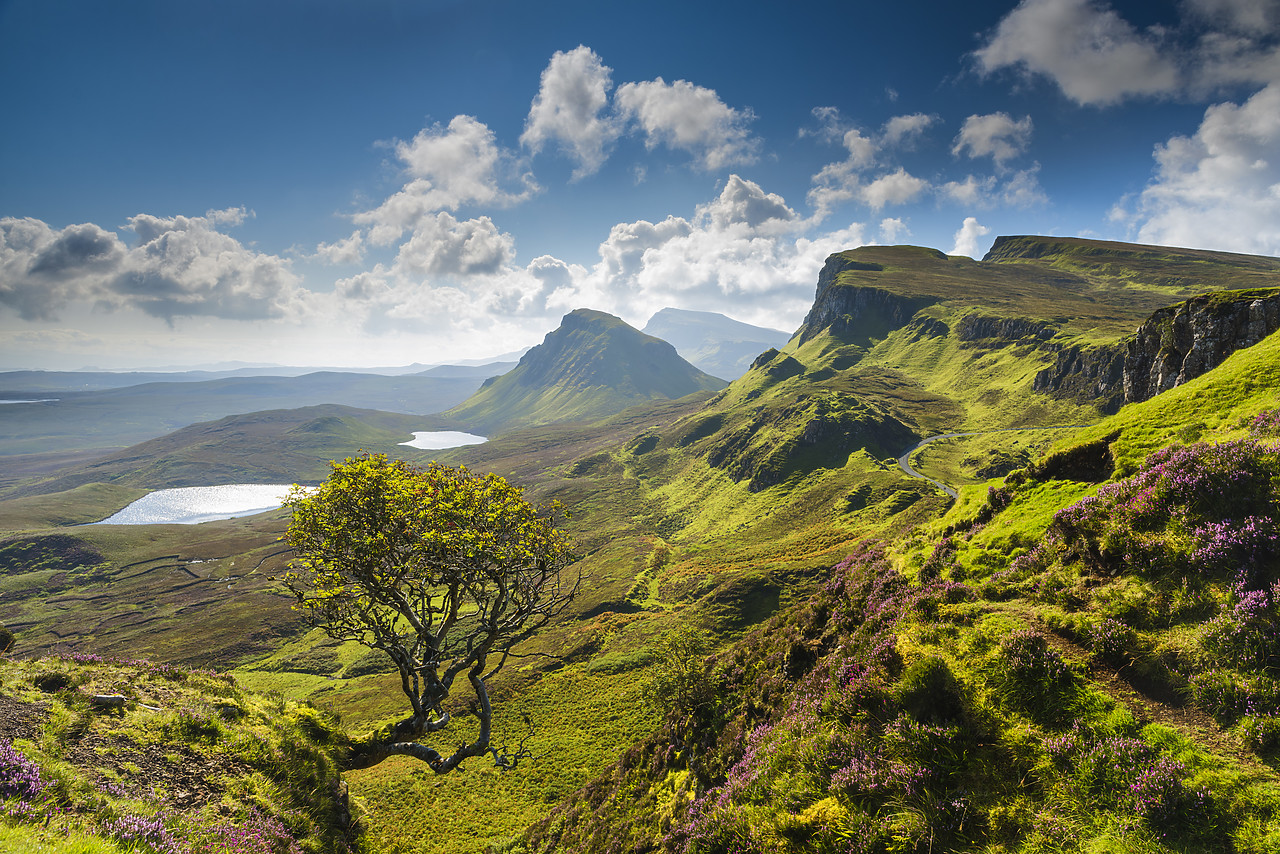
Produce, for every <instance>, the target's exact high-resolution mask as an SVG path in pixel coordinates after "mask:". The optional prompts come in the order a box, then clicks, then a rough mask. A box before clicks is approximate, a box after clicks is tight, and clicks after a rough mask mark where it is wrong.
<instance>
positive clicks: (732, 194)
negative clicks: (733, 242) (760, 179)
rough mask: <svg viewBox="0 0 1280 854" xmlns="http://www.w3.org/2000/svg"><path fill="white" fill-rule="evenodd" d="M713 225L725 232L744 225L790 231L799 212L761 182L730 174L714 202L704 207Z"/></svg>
mask: <svg viewBox="0 0 1280 854" xmlns="http://www.w3.org/2000/svg"><path fill="white" fill-rule="evenodd" d="M701 212H702V213H703V214H704V215H705V216H706V218H707V220H708V222H709V223H710V224H711V226H712V227H713V228H716V229H719V230H722V231H725V230H728V229H730V228H732V227H733V226H735V225H742V226H745V227H747V228H749V229H753V230H756V231H761V232H765V231H778V230H782V231H789V230H791V229H793V228H794V223H795V221H796V219H797V215H796V212H795V211H793V210H792V209H791V208H789V207H787V203H786V202H785V201H784V200H783V198H782V196H779V195H777V194H776V193H766V192H765V191H764V190H763V189H762V188H761V187H760V185H759V184H756V183H754V182H752V181H747V180H744V179H742V178H740V177H738V176H737V175H730V176H729V180H728V181H726V182H725V185H724V189H723V190H722V191H721V193H720V195H719V196H718V197H717V198H716V200H715V201H714V202H711V203H710V204H708V205H706V206H705V207H703V208H702V209H701Z"/></svg>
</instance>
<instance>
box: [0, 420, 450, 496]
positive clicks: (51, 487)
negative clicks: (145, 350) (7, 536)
mask: <svg viewBox="0 0 1280 854" xmlns="http://www.w3.org/2000/svg"><path fill="white" fill-rule="evenodd" d="M440 423H441V422H439V421H433V420H432V419H424V418H423V417H421V416H414V415H401V414H399V413H392V412H378V411H373V410H362V409H352V408H350V407H346V406H333V405H328V406H308V407H303V408H300V409H281V410H267V411H263V412H251V413H248V414H245V415H232V416H228V417H226V418H222V419H220V420H218V421H212V422H208V423H201V424H195V425H192V426H190V427H185V428H183V429H181V430H177V431H175V432H173V433H170V434H168V435H167V436H162V437H160V438H158V439H152V440H150V441H147V442H143V443H141V444H138V445H134V446H132V447H130V448H126V449H124V450H123V451H118V452H115V453H111V454H107V455H106V456H103V457H100V458H98V459H96V460H94V461H93V462H91V463H88V464H86V465H80V466H73V467H70V468H66V469H60V470H58V471H57V472H56V473H55V474H54V476H53V477H48V478H41V479H36V478H28V479H25V480H24V481H21V482H18V483H16V484H14V485H13V486H11V487H10V488H9V489H7V490H2V491H0V495H8V496H12V497H21V496H27V495H38V494H48V493H53V492H64V491H67V490H71V489H76V488H77V487H81V486H84V485H86V484H92V483H103V484H111V485H114V486H131V487H136V488H146V489H168V488H172V487H178V486H209V485H215V484H221V483H295V482H296V483H307V482H309V483H315V482H318V481H320V480H323V479H324V478H325V477H326V476H327V475H328V473H329V465H328V463H329V460H332V459H335V458H338V459H341V458H342V457H344V456H346V455H348V454H351V453H354V452H355V451H356V450H357V449H361V448H363V449H365V450H368V451H370V452H379V451H385V452H387V453H391V454H399V453H403V452H404V451H409V450H411V449H409V448H403V447H401V443H402V442H407V441H409V440H410V439H412V438H413V431H415V430H430V429H431V428H432V427H434V426H437V425H439V424H440ZM116 509H119V508H116ZM3 514H4V510H3V508H2V507H0V519H2V518H3ZM107 515H110V514H107ZM98 518H103V517H98ZM83 521H96V520H95V519H92V518H87V519H84V520H83Z"/></svg>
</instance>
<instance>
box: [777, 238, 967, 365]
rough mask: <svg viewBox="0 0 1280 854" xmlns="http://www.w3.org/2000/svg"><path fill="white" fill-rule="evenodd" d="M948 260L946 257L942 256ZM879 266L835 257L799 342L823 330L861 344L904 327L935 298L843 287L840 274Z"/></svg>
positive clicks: (823, 276) (822, 277)
mask: <svg viewBox="0 0 1280 854" xmlns="http://www.w3.org/2000/svg"><path fill="white" fill-rule="evenodd" d="M943 257H946V256H943ZM883 269H884V268H883V267H882V266H881V265H880V264H875V263H869V262H865V261H856V260H852V259H849V258H845V257H843V256H842V255H839V254H837V255H832V256H831V257H830V258H828V259H827V263H826V264H825V265H823V267H822V271H821V272H820V273H819V274H818V292H817V296H816V298H815V299H814V302H813V308H811V309H809V314H808V315H807V316H806V317H805V319H804V325H803V326H802V327H801V328H800V343H801V344H803V343H804V342H806V341H808V340H809V339H811V338H813V337H814V336H815V335H817V334H818V333H819V332H821V331H822V330H824V329H829V330H830V331H831V334H833V335H836V336H838V337H841V338H849V339H852V340H853V341H855V342H858V343H864V341H865V339H869V338H872V337H879V336H882V335H884V334H885V333H887V332H889V331H891V330H894V329H898V328H900V327H902V326H905V325H906V324H907V322H908V321H910V320H911V316H912V315H914V314H915V313H916V312H917V311H919V310H920V309H922V308H924V307H925V306H927V305H931V304H933V303H935V302H937V299H936V298H934V297H909V296H903V295H901V294H896V293H893V292H891V291H887V290H883V289H881V288H877V287H873V286H868V285H842V284H840V282H839V277H840V274H841V273H843V272H845V271H846V270H860V271H866V272H877V271H880V270H883Z"/></svg>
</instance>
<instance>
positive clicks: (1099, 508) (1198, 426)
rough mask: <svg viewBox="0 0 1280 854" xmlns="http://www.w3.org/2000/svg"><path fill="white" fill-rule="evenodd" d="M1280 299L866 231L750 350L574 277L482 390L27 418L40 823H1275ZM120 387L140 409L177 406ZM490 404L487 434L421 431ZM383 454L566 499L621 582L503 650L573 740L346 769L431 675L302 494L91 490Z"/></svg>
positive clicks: (23, 618) (16, 450)
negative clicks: (381, 619) (155, 506)
mask: <svg viewBox="0 0 1280 854" xmlns="http://www.w3.org/2000/svg"><path fill="white" fill-rule="evenodd" d="M1278 307H1280V259H1274V258H1262V257H1257V256H1246V255H1235V254H1231V253H1218V252H1207V251H1199V250H1181V249H1173V248H1168V247H1150V246H1138V245H1131V244H1119V243H1109V242H1104V241H1093V240H1084V239H1072V238H1042V237H1007V238H1000V239H999V240H997V241H996V243H995V245H994V246H993V248H992V250H991V252H990V253H989V254H988V256H987V257H986V258H985V259H984V260H983V261H974V260H973V259H970V258H965V257H954V256H946V255H944V254H942V253H940V252H937V251H936V250H932V249H926V248H922V247H907V246H897V247H862V248H859V249H854V250H850V251H847V252H842V253H837V254H835V255H833V256H831V258H829V259H828V261H827V264H826V266H825V267H824V268H823V270H822V272H821V274H820V276H819V278H818V282H817V288H816V293H815V298H814V304H813V307H812V309H811V311H810V312H809V315H808V316H807V318H806V320H805V322H804V324H803V325H802V326H801V327H800V328H799V329H798V330H796V331H795V333H794V334H793V335H792V336H791V338H790V340H789V341H788V342H787V343H786V344H785V345H783V346H781V347H777V348H776V349H775V348H773V347H769V348H768V349H764V350H763V351H762V352H760V353H759V354H758V355H756V356H755V358H754V359H752V361H751V364H750V368H749V369H748V370H746V371H745V373H742V374H741V375H740V376H737V377H731V378H729V379H732V381H731V382H725V381H724V380H722V379H718V378H717V377H715V376H711V375H708V374H706V373H703V372H702V371H699V370H698V369H697V368H695V367H693V366H692V365H690V364H688V363H687V361H686V360H684V359H681V358H680V356H679V355H678V354H677V353H676V351H675V349H674V348H672V347H671V346H670V345H667V344H664V343H663V342H661V341H659V340H657V339H655V338H653V337H652V336H646V335H644V334H643V333H641V332H639V331H637V330H634V329H632V328H630V327H629V326H627V325H626V324H624V323H622V322H621V321H619V320H617V319H616V318H612V317H610V316H608V315H603V314H601V313H599V312H590V311H578V312H574V313H572V314H571V315H569V316H568V317H566V319H565V322H564V324H563V325H562V327H561V328H560V329H559V330H556V331H555V332H552V333H551V334H549V335H548V336H547V339H546V341H544V343H543V344H542V345H541V346H540V347H538V348H534V349H533V350H531V351H529V352H528V353H527V354H525V356H524V357H523V358H522V359H521V361H520V363H519V365H517V366H516V367H515V368H512V369H511V370H504V371H496V372H495V373H494V375H493V376H492V377H491V378H488V379H485V378H484V377H470V378H466V379H467V380H468V381H469V382H472V383H473V385H472V387H471V388H470V390H469V391H467V392H466V393H465V394H463V395H461V396H460V397H456V398H448V399H443V398H429V397H428V396H427V395H428V393H427V392H426V391H425V390H422V391H416V390H415V389H414V388H411V387H409V386H399V387H397V388H396V389H395V390H394V395H397V397H395V399H396V400H399V401H401V402H400V403H398V404H395V405H392V404H390V403H379V402H378V401H371V400H370V399H368V398H356V397H353V396H352V397H344V396H343V394H341V393H339V392H338V391H336V390H335V391H333V392H332V393H331V396H330V393H328V392H326V394H325V395H322V398H323V399H315V398H308V399H306V400H298V401H296V402H293V403H286V404H284V405H281V406H278V407H277V406H272V407H270V408H268V409H266V410H262V409H255V408H245V409H244V410H243V411H220V412H218V413H215V414H211V415H210V417H209V419H207V420H203V421H200V422H199V423H187V424H183V425H177V426H176V427H175V428H174V429H170V430H163V431H161V432H156V433H149V434H147V435H145V436H142V438H137V439H136V440H135V438H134V437H137V436H139V435H140V434H137V433H130V432H129V431H130V430H134V429H135V428H134V427H132V426H121V427H120V428H119V429H116V428H110V429H108V427H107V426H104V427H103V434H102V435H101V436H99V437H97V438H86V439H84V440H83V441H81V442H80V443H79V444H77V440H76V439H74V438H72V437H70V436H67V437H65V438H60V439H59V444H60V447H59V450H58V451H57V452H56V453H52V452H50V451H49V450H48V447H49V446H48V445H44V446H41V445H39V444H38V443H36V442H35V437H36V434H37V433H38V432H39V429H38V428H36V427H29V428H28V427H26V426H22V427H21V428H19V427H15V428H14V430H13V432H12V433H10V434H6V435H7V436H9V438H10V439H11V440H12V441H11V444H10V446H9V448H10V449H9V450H8V453H9V456H8V457H6V459H7V460H10V461H12V465H10V466H6V475H5V477H4V479H3V482H2V483H0V532H3V539H0V623H3V624H4V625H5V627H6V632H8V633H11V634H12V635H13V643H12V645H11V646H10V648H9V650H8V652H7V655H6V657H5V658H4V659H3V660H0V809H2V810H3V816H0V843H2V844H3V847H5V850H14V851H20V852H25V851H33V852H34V851H46V850H48V851H67V852H70V851H80V852H106V853H108V854H114V852H120V851H129V850H138V851H156V852H170V851H173V852H177V851H183V852H188V851H189V852H193V854H194V853H195V852H200V853H201V854H202V853H203V852H213V851H221V850H228V847H230V849H231V850H238V851H252V852H284V851H293V850H305V851H316V852H321V851H324V852H328V851H340V850H353V851H367V852H382V851H385V852H419V851H421V852H472V851H484V850H486V849H488V850H495V851H509V852H552V851H618V852H623V851H637V852H643V851H672V852H677V851H678V852H730V851H771V852H772V851H779V852H782V851H797V852H798V851H806V852H808V851H813V852H826V851H953V850H954V851H986V852H993V854H994V852H1014V851H1018V852H1033V851H1045V852H1047V851H1062V850H1096V851H1153V852H1154V851H1258V852H1265V851H1275V850H1280V776H1278V774H1277V771H1278V770H1280V764H1277V763H1278V762H1280V493H1278V490H1280V450H1277V447H1278V443H1280V339H1277V338H1276V336H1275V335H1273V334H1271V333H1273V332H1275V330H1276V329H1277V328H1280V308H1278ZM681 319H682V320H684V321H690V320H691V318H688V317H685V318H681ZM711 349H713V350H714V349H715V348H714V347H712V348H711ZM731 349H732V348H727V347H726V348H725V351H726V352H727V351H729V350H731ZM2 380H3V377H2V376H0V384H2ZM481 380H483V384H482V383H481ZM200 385H203V384H201V383H195V384H192V383H188V384H184V386H183V387H184V389H185V391H184V392H183V394H194V395H196V396H197V397H199V396H200V393H199V391H198V389H197V386H200ZM130 388H133V391H132V392H131V391H130V390H129V389H130ZM423 388H424V389H425V387H423ZM0 391H5V389H3V388H0ZM19 391H21V392H22V394H19V393H18V392H19ZM30 391H39V389H32V388H24V389H21V390H20V389H14V390H13V392H14V393H13V394H11V395H10V396H11V397H19V396H24V395H26V394H27V393H28V392H30ZM118 391H119V392H120V393H122V394H127V395H128V397H127V398H125V399H126V400H127V401H128V403H127V404H125V403H119V404H111V405H110V407H111V408H109V409H104V410H101V411H103V412H107V411H112V409H114V411H117V412H124V411H126V410H129V411H131V412H132V413H133V415H131V416H130V418H136V419H137V423H142V422H143V421H145V420H146V419H152V418H160V417H161V415H160V414H161V413H162V412H163V411H164V407H165V406H167V405H169V404H164V405H157V407H156V409H155V410H154V411H153V410H148V409H147V407H146V405H145V404H144V403H142V402H141V401H142V400H143V399H144V397H145V396H146V395H149V394H156V393H157V392H156V391H155V390H154V388H148V387H147V386H137V387H126V388H124V389H121V390H118ZM419 393H421V395H422V402H415V401H411V400H410V398H412V397H414V395H417V394H419ZM433 393H434V392H433ZM94 394H97V392H95V393H94ZM104 394H105V392H104ZM31 396H36V395H31ZM39 396H43V395H39ZM48 396H49V397H53V396H55V395H54V394H50V395H48ZM174 399H175V400H176V398H174ZM192 399H195V398H192ZM389 399H390V398H385V399H383V400H389ZM233 400H235V401H236V406H240V405H242V404H243V402H244V398H233ZM427 401H429V402H427ZM91 402H92V401H90V400H86V405H88V404H89V403H91ZM95 405H96V404H95ZM104 405H105V404H104ZM35 406H41V405H38V404H14V405H11V406H9V407H6V408H5V411H4V412H0V417H5V418H7V417H9V415H10V411H11V410H13V411H15V412H16V411H17V410H20V409H21V410H23V411H25V412H32V411H35V410H27V409H24V408H25V407H35ZM117 407H118V408H117ZM414 407H416V408H414ZM388 410H389V411H388ZM85 411H92V410H85ZM148 412H151V413H152V414H150V415H148V414H147V413H148ZM406 413H419V414H417V415H413V414H406ZM31 417H33V416H30V415H22V416H21V418H23V419H26V418H31ZM109 420H110V419H107V418H103V419H101V422H102V423H103V424H104V425H106V424H108V422H109ZM21 423H23V422H19V421H15V424H21ZM147 423H149V424H151V425H153V426H149V427H147V428H146V429H147V430H151V429H155V428H154V425H155V424H159V423H160V422H159V421H158V420H151V421H148V422H147ZM481 425H482V426H483V428H484V429H483V430H482V431H481V432H483V433H485V434H486V435H488V436H489V438H490V441H489V442H487V443H486V444H483V445H476V446H469V447H465V448H457V449H452V450H445V451H431V452H427V451H417V450H414V449H412V448H408V447H404V446H402V445H401V444H400V443H401V442H403V441H405V440H406V439H407V437H408V433H409V432H410V431H411V430H414V429H419V430H421V429H429V428H432V427H441V428H446V429H468V428H472V427H478V426H481ZM24 431H26V432H24ZM952 433H954V434H959V435H955V436H952V437H951V438H946V439H940V440H936V441H932V442H929V443H927V444H923V445H921V443H922V441H923V440H925V439H928V438H930V437H935V436H938V435H941V434H952ZM121 437H128V438H121ZM915 448H918V450H915V451H912V449H915ZM361 451H363V452H367V453H374V454H377V453H386V454H389V455H391V456H393V457H397V458H402V459H405V460H407V461H409V462H413V463H419V464H423V463H426V462H428V461H430V460H433V459H434V460H439V461H440V462H443V463H448V464H455V465H457V464H463V465H466V466H468V467H469V468H471V469H473V470H476V471H493V472H497V473H499V474H501V475H503V476H504V477H507V478H509V479H510V480H512V481H513V482H514V483H517V484H519V485H520V486H522V487H523V488H524V489H525V491H526V494H527V495H528V496H529V497H531V498H533V499H535V500H538V501H546V500H558V501H559V502H561V503H562V504H563V505H564V506H565V507H566V508H568V509H569V510H570V511H571V513H572V515H571V518H570V519H569V520H568V521H567V522H566V523H565V530H566V531H567V533H568V534H569V535H570V536H571V537H572V538H573V540H574V542H575V545H576V548H577V550H578V552H579V554H580V555H581V560H580V561H579V562H578V565H577V566H578V568H580V569H581V571H582V572H583V573H584V575H585V577H586V578H587V579H588V583H587V584H585V585H584V586H583V587H582V590H581V593H580V595H579V596H578V598H577V599H576V600H575V602H574V603H573V606H572V607H571V608H570V609H569V610H568V611H567V612H566V613H565V614H563V615H561V617H560V618H559V619H557V620H556V621H554V622H553V623H552V624H550V625H548V626H547V627H545V628H544V629H543V630H541V631H540V632H539V633H538V634H537V635H536V636H535V637H533V638H531V639H530V640H529V641H528V642H527V643H526V645H525V646H526V649H525V652H526V654H527V657H525V658H521V659H517V660H516V661H515V662H514V663H513V664H512V665H511V666H509V667H507V668H506V669H504V670H503V672H502V673H501V674H500V675H499V676H498V677H497V679H496V680H495V681H494V684H493V686H492V692H493V695H494V697H495V700H494V704H495V721H496V726H497V727H498V729H499V730H500V731H502V732H506V733H509V734H511V737H513V738H525V739H527V742H528V744H529V745H530V747H531V750H532V752H533V753H534V754H535V755H536V756H538V757H539V758H538V759H536V761H532V762H527V763H522V764H521V765H520V766H519V767H518V768H516V769H514V770H511V771H507V772H500V771H499V770H497V769H494V768H491V767H486V766H485V765H484V763H482V762H475V763H473V764H470V765H467V766H465V767H464V768H463V769H462V770H460V771H456V772H454V773H451V774H449V775H445V776H439V777H437V776H436V775H435V774H433V773H432V772H431V771H430V770H429V769H428V768H426V767H425V766H424V765H423V764H422V763H419V762H415V761H414V760H412V759H406V758H393V759H389V760H387V761H385V762H383V763H381V764H379V765H377V766H374V767H372V768H368V769H362V770H360V771H349V772H345V773H340V772H339V768H340V766H341V761H342V756H343V752H344V751H345V750H348V749H349V745H350V743H351V739H352V737H353V734H356V733H361V732H364V731H367V730H370V729H373V728H376V727H379V726H382V725H384V724H386V723H388V722H389V721H392V720H395V719H397V718H399V717H400V716H402V715H403V713H404V712H403V709H402V708H401V706H402V705H403V695H401V694H400V691H399V687H398V681H399V680H398V677H397V676H395V675H393V674H392V673H391V670H392V668H391V667H389V665H388V662H387V661H386V659H385V656H384V655H381V654H379V653H377V652H376V651H373V652H371V651H370V650H367V649H366V648H364V647H362V646H360V645H358V644H355V643H349V642H348V643H340V642H335V641H334V640H332V639H330V638H329V637H328V636H326V635H325V634H324V633H323V632H321V631H320V630H317V629H313V628H311V627H310V626H308V625H307V624H306V623H305V621H303V620H302V619H301V617H300V615H299V614H298V613H297V612H295V611H293V610H292V609H291V607H290V603H291V601H292V599H291V597H290V596H289V595H288V591H287V589H286V586H285V585H284V583H283V581H282V577H283V575H284V573H285V572H286V569H287V565H288V563H289V560H290V557H291V555H290V553H289V550H288V549H287V548H286V547H285V546H284V545H283V544H282V542H281V539H280V538H281V537H282V535H283V534H284V532H285V530H286V528H287V526H288V524H289V518H288V515H287V513H286V512H285V511H284V510H278V511H273V512H268V513H264V514H259V515H256V516H252V517H244V518H239V519H231V520H225V521H221V522H208V523H203V524H201V525H197V526H179V525H146V526H136V527H134V526H99V525H94V526H84V524H85V523H87V522H93V521H97V520H100V519H102V518H105V517H106V516H108V515H110V513H112V512H114V511H115V510H118V509H120V507H122V506H124V505H125V504H127V503H128V502H129V501H131V500H133V499H134V498H136V497H138V496H140V495H142V494H144V493H145V492H146V491H149V490H152V489H157V488H161V487H165V486H178V485H199V484H203V483H213V482H259V483H264V482H279V481H281V480H284V481H293V482H299V483H304V484H306V483H311V484H314V483H317V482H319V481H320V480H322V479H323V478H324V477H325V476H326V474H327V472H328V470H329V465H328V464H329V461H330V460H335V459H341V458H343V457H345V456H350V455H354V454H357V453H359V452H361ZM903 457H905V458H906V459H905V462H906V463H907V465H906V466H902V465H900V464H899V462H900V458H903ZM909 469H910V470H909ZM913 472H914V473H918V474H920V475H923V476H924V478H921V477H916V476H914V474H913ZM941 486H946V487H950V489H951V490H952V491H954V493H955V495H954V496H952V495H950V494H949V493H948V492H947V491H944V489H942V488H940V487H941ZM2 644H3V641H0V645H2ZM104 696H113V697H115V696H118V697H121V698H123V699H122V700H121V701H120V704H119V705H115V706H103V705H102V703H101V701H98V702H95V700H94V698H95V697H104ZM456 711H457V714H456V716H455V717H456V725H457V730H456V732H452V731H451V735H450V737H453V738H467V737H468V736H467V732H468V729H467V727H468V726H473V725H474V722H473V721H472V720H471V719H469V718H468V715H467V713H466V709H465V708H459V709H457V710H456ZM219 846H222V847H219Z"/></svg>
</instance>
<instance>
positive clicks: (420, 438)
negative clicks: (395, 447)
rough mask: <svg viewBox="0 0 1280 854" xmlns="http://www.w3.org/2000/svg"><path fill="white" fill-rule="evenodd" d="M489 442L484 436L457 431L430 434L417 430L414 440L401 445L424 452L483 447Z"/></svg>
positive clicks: (432, 432) (440, 431)
mask: <svg viewBox="0 0 1280 854" xmlns="http://www.w3.org/2000/svg"><path fill="white" fill-rule="evenodd" d="M487 441H489V440H488V438H486V437H484V436H477V435H475V434H474V433H459V432H458V431H456V430H435V431H428V432H419V431H416V430H415V431H414V433H413V439H412V440H410V441H408V442H401V443H400V444H401V445H408V446H409V447H410V448H418V449H419V450H423V451H442V450H444V449H445V448H461V447H463V446H464V445H483V444H484V443H485V442H487Z"/></svg>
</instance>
